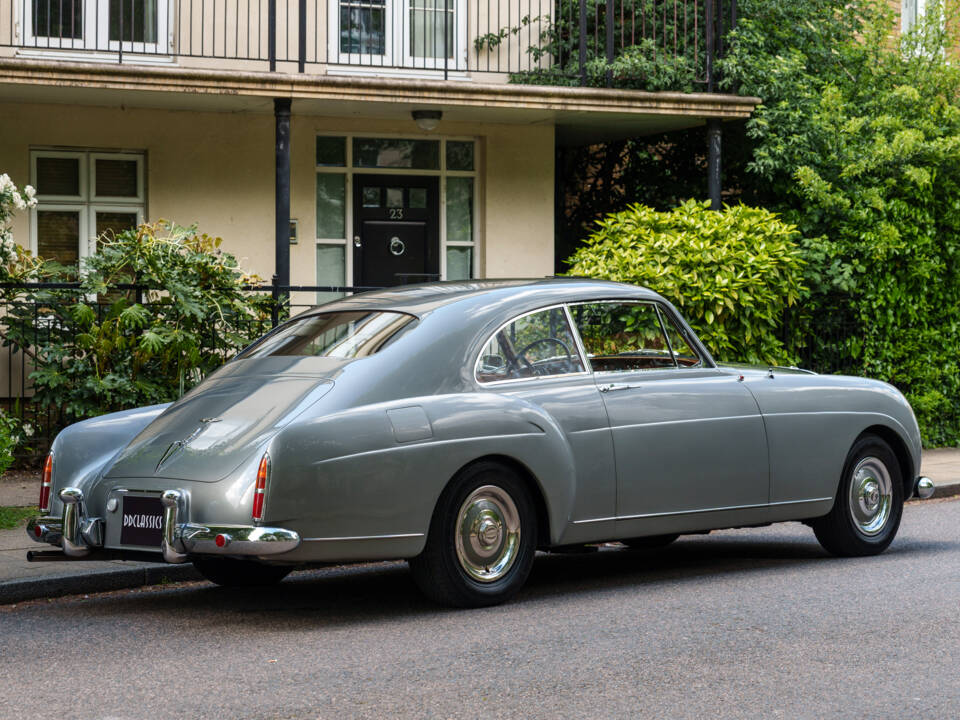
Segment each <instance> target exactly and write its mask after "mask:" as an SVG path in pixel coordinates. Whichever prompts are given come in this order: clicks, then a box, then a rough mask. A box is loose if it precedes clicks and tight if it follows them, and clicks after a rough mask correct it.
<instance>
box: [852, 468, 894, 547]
mask: <svg viewBox="0 0 960 720" xmlns="http://www.w3.org/2000/svg"><path fill="white" fill-rule="evenodd" d="M892 500H893V482H892V481H891V480H890V473H889V472H888V471H887V466H886V465H884V464H883V461H881V460H880V459H878V458H875V457H866V458H863V459H862V460H861V461H860V462H858V463H857V466H856V467H855V468H854V469H853V482H851V483H850V516H851V517H852V518H853V522H854V525H855V526H856V528H857V530H859V531H860V532H861V533H863V534H864V535H876V534H877V533H879V532H880V531H882V530H883V528H884V527H885V526H886V524H887V520H888V519H889V518H890V506H891V503H892Z"/></svg>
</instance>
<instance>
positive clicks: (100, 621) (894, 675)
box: [0, 500, 960, 720]
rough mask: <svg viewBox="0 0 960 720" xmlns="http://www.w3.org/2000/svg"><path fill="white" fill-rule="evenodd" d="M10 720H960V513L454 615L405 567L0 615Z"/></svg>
mask: <svg viewBox="0 0 960 720" xmlns="http://www.w3.org/2000/svg"><path fill="white" fill-rule="evenodd" d="M0 717H2V718H25V717H26V718H35V717H44V718H46V717H50V718H60V717H62V718H71V719H73V718H76V719H77V720H84V719H87V718H90V719H92V718H149V719H150V720H160V719H161V718H187V717H189V718H349V717H371V718H392V717H435V718H460V717H463V718H489V719H493V718H504V717H510V718H534V717H544V718H566V717H585V718H603V717H619V718H647V717H649V718H778V717H783V718H835V717H836V718H873V719H878V718H937V719H938V720H940V719H948V718H958V717H960V500H943V501H932V502H929V503H926V504H912V505H910V506H909V507H908V508H907V511H906V513H905V517H904V522H903V526H902V527H901V531H900V536H899V537H898V539H897V540H896V541H895V542H894V544H893V546H892V547H891V548H890V550H888V551H887V553H885V554H884V555H882V556H880V557H877V558H869V559H858V560H837V559H832V558H828V557H827V556H826V555H825V554H824V553H823V552H822V551H821V550H820V548H819V546H818V545H817V544H816V542H815V540H814V538H813V535H812V533H811V532H810V531H809V530H808V529H807V528H805V527H804V526H802V525H799V524H787V525H777V526H773V527H770V528H763V529H757V530H738V531H725V532H721V533H714V534H712V535H710V536H709V537H705V536H698V537H691V538H684V539H681V540H680V541H679V542H677V543H676V544H674V545H673V546H671V547H670V548H667V549H665V550H659V551H627V550H616V549H611V550H603V551H601V552H599V553H595V554H592V555H575V556H571V555H565V556H558V555H544V556H540V557H538V559H537V561H536V563H535V566H534V571H533V577H532V578H531V580H530V583H529V585H528V587H527V589H526V590H525V591H524V592H523V593H522V594H521V596H520V597H519V599H517V600H516V601H514V602H512V603H511V604H509V605H506V606H503V607H499V608H491V609H484V610H469V611H451V610H440V609H437V608H435V607H433V606H431V605H430V604H429V603H427V602H426V601H424V600H422V599H421V598H420V597H419V595H417V593H416V591H415V589H414V587H413V584H412V581H411V580H410V578H409V576H408V574H407V571H406V567H405V565H403V564H399V563H383V564H378V565H368V566H355V567H348V568H332V569H326V570H319V571H313V572H311V573H303V574H300V575H297V576H293V577H291V578H289V579H288V580H286V581H285V582H284V583H282V584H281V585H279V586H277V587H276V588H274V589H269V590H257V591H227V590H223V589H217V588H214V587H212V586H210V585H208V584H206V583H192V584H187V585H182V586H173V587H167V588H159V589H153V590H142V591H124V592H118V593H110V594H104V595H96V596H91V597H89V598H82V597H77V598H65V599H60V600H54V601H35V602H31V603H27V604H22V605H18V606H14V607H10V606H7V607H3V608H0Z"/></svg>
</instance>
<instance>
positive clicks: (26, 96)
mask: <svg viewBox="0 0 960 720" xmlns="http://www.w3.org/2000/svg"><path fill="white" fill-rule="evenodd" d="M0 97H3V98H4V99H5V100H7V101H13V102H31V103H50V102H53V103H65V104H70V105H101V106H121V105H123V106H125V107H147V108H159V109H171V110H193V111H207V112H250V113H264V114H267V113H269V114H272V113H273V98H276V97H289V98H292V100H293V108H292V114H293V115H295V116H296V115H317V116H326V117H344V118H359V117H364V118H383V119H393V118H396V119H400V118H403V119H406V120H409V118H410V113H411V112H412V111H413V110H441V111H442V112H443V119H444V120H445V121H450V122H473V123H502V124H521V125H553V126H555V128H556V137H557V142H558V143H560V144H562V145H583V144H588V143H596V142H604V141H609V140H616V139H621V138H627V137H639V136H642V135H649V134H653V133H660V132H667V131H670V130H679V129H682V128H687V127H692V126H695V125H700V124H702V123H703V122H704V121H705V120H706V119H707V118H720V119H724V120H735V119H744V118H747V117H749V116H750V113H751V112H753V110H754V108H755V107H756V106H757V105H758V104H759V103H760V99H759V98H756V97H741V96H738V95H727V94H720V93H674V92H644V91H640V90H620V89H607V88H583V87H555V86H538V85H509V84H481V83H478V82H470V81H441V80H422V79H407V78H396V77H356V76H346V77H344V76H330V75H326V76H316V75H302V74H288V73H278V72H272V73H262V72H237V71H224V70H197V69H186V68H177V67H156V66H143V65H138V66H132V65H117V64H113V63H111V64H93V63H77V62H60V61H50V60H43V61H38V60H25V59H19V58H18V59H12V58H11V59H3V60H0ZM441 130H442V126H441Z"/></svg>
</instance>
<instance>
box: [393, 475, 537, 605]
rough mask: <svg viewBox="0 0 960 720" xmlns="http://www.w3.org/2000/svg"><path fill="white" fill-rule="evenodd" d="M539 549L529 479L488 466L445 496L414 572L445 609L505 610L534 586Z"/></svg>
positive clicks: (460, 480) (457, 480)
mask: <svg viewBox="0 0 960 720" xmlns="http://www.w3.org/2000/svg"><path fill="white" fill-rule="evenodd" d="M536 544H537V515H536V512H535V510H534V506H533V500H532V498H531V497H530V492H529V491H528V490H527V487H526V485H525V483H524V482H523V480H522V479H521V478H520V477H519V476H518V475H517V473H516V472H514V471H513V470H512V469H510V468H509V467H506V466H504V465H500V464H498V463H493V462H480V463H477V464H475V465H471V466H470V467H468V468H466V469H465V470H463V471H462V472H461V473H460V474H459V475H457V477H455V478H454V479H453V480H452V481H451V483H450V484H449V485H448V486H447V488H446V489H445V490H444V491H443V494H442V495H441V496H440V499H439V501H438V502H437V507H436V509H435V510H434V513H433V518H432V519H431V521H430V532H429V534H428V535H427V544H426V547H425V548H424V550H423V552H422V553H421V554H420V555H418V556H417V557H415V558H412V559H411V560H410V570H411V572H412V573H413V579H414V581H415V582H416V583H417V586H418V587H419V588H420V590H421V592H423V594H424V595H426V596H427V597H429V598H431V599H432V600H434V601H436V602H438V603H440V604H442V605H449V606H452V607H485V606H488V605H497V604H499V603H502V602H505V601H506V600H509V599H510V598H511V597H513V596H514V595H515V594H516V593H517V592H518V591H519V590H520V588H521V587H522V586H523V583H524V582H526V579H527V577H528V576H529V574H530V568H531V567H532V565H533V556H534V553H535V551H536Z"/></svg>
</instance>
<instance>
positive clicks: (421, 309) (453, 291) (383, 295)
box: [309, 277, 662, 317]
mask: <svg viewBox="0 0 960 720" xmlns="http://www.w3.org/2000/svg"><path fill="white" fill-rule="evenodd" d="M620 298H631V299H645V300H662V298H661V297H660V296H659V295H658V294H657V293H655V292H653V291H652V290H650V289H648V288H645V287H640V286H637V285H627V284H625V283H616V282H609V281H607V280H594V279H591V278H576V277H558V278H536V279H503V280H452V281H446V282H433V283H421V284H417V285H404V286H400V287H393V288H386V289H384V290H372V291H368V292H363V293H358V294H356V295H352V296H350V297H346V298H342V299H340V300H336V301H334V302H331V303H327V304H325V305H321V306H318V307H316V308H314V309H312V310H311V311H309V312H316V311H322V312H336V311H357V310H381V311H383V310H393V311H396V312H405V313H410V314H411V315H416V316H417V317H423V316H424V315H427V314H429V313H431V312H433V311H434V310H437V309H439V308H441V307H445V306H448V305H453V304H461V303H462V304H464V305H469V306H473V305H483V304H486V303H490V302H495V303H498V304H499V303H500V302H503V301H505V300H512V301H513V302H511V305H512V309H513V310H515V311H516V310H518V309H520V306H526V305H529V306H530V307H531V308H533V307H537V306H542V305H545V304H550V303H561V302H573V301H577V300H596V299H620Z"/></svg>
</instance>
